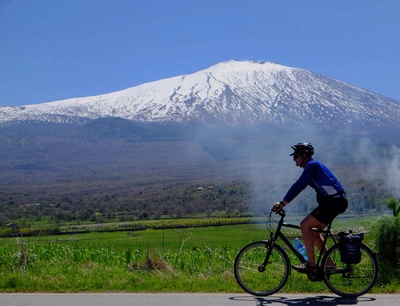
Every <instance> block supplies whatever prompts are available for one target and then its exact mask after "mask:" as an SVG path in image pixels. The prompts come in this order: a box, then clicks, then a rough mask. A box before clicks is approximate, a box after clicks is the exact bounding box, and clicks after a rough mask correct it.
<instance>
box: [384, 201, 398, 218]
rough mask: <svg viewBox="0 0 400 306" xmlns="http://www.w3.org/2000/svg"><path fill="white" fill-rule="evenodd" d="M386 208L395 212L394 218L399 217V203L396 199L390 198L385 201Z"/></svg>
mask: <svg viewBox="0 0 400 306" xmlns="http://www.w3.org/2000/svg"><path fill="white" fill-rule="evenodd" d="M385 203H386V206H387V207H388V208H390V209H392V210H393V217H397V216H398V215H399V214H400V205H399V201H398V200H397V199H395V198H389V199H386V201H385Z"/></svg>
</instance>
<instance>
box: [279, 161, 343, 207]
mask: <svg viewBox="0 0 400 306" xmlns="http://www.w3.org/2000/svg"><path fill="white" fill-rule="evenodd" d="M307 186H310V187H312V188H314V189H315V191H316V192H317V195H325V196H327V195H330V196H334V195H337V194H340V195H341V196H345V194H344V188H343V187H342V185H341V184H340V182H339V181H338V179H337V178H336V177H335V176H334V175H333V173H332V172H331V171H330V170H329V169H328V168H327V167H326V166H325V165H324V164H322V163H321V162H319V161H317V160H315V159H310V160H309V161H308V162H307V164H306V165H305V167H304V171H303V173H302V174H301V176H300V177H299V179H298V180H297V181H296V183H294V184H293V185H292V187H290V189H289V191H288V192H287V193H286V195H285V197H284V198H283V199H284V200H285V201H287V202H288V203H289V202H291V201H292V200H293V199H294V198H295V197H297V196H298V194H299V193H300V192H302V191H303V190H304V188H306V187H307Z"/></svg>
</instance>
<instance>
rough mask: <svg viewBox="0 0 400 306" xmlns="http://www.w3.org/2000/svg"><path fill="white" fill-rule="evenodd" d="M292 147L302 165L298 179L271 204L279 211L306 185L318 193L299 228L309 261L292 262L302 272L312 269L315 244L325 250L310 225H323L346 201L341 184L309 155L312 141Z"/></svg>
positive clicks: (320, 239) (333, 217)
mask: <svg viewBox="0 0 400 306" xmlns="http://www.w3.org/2000/svg"><path fill="white" fill-rule="evenodd" d="M291 148H292V149H293V150H294V152H293V153H292V154H290V156H293V160H294V161H295V162H296V166H297V167H301V168H304V170H303V173H302V174H301V176H300V177H299V179H298V180H297V181H296V182H295V183H294V184H293V185H292V187H290V189H289V190H288V192H287V193H286V195H285V197H284V198H283V200H282V201H280V202H279V205H277V206H274V207H273V208H272V210H273V211H279V210H281V209H282V208H283V207H285V206H286V205H287V204H288V203H290V202H291V201H292V200H293V199H294V198H295V197H296V196H298V195H299V194H300V192H302V191H303V190H304V189H305V188H306V187H307V186H310V187H312V188H314V189H315V191H316V193H317V202H318V207H317V208H315V209H314V210H313V211H312V212H311V213H310V214H309V215H308V216H307V217H305V218H304V220H303V221H301V223H300V229H301V232H302V235H303V240H304V245H305V247H306V249H307V256H308V262H307V263H305V264H301V265H296V266H293V269H295V270H297V271H298V272H301V273H310V272H315V270H316V264H315V255H314V245H315V246H316V247H317V248H318V249H319V250H320V251H322V252H323V254H325V252H326V251H327V247H326V246H325V249H324V250H321V248H322V243H323V238H322V236H321V235H320V234H319V233H317V232H315V231H313V230H312V229H313V228H317V229H321V230H322V229H324V228H325V227H326V226H327V225H328V224H329V223H331V222H332V221H333V219H335V218H336V217H337V215H339V214H340V213H343V212H345V211H346V209H347V206H348V202H347V198H346V193H345V191H344V188H343V187H342V185H341V184H340V182H339V181H338V179H337V178H336V177H335V176H334V175H333V173H332V172H331V171H330V170H329V169H328V168H327V167H326V166H325V165H323V164H322V163H321V162H319V161H318V160H315V159H313V158H312V156H313V155H314V148H313V146H312V145H311V143H308V142H303V143H298V144H296V145H293V146H291ZM328 264H329V265H331V266H332V268H334V266H335V263H334V262H333V261H332V260H330V262H328Z"/></svg>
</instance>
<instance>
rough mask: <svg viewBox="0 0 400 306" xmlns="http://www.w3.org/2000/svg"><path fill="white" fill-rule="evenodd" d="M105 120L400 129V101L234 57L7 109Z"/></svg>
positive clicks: (13, 116) (2, 113) (5, 112)
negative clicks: (166, 75)
mask: <svg viewBox="0 0 400 306" xmlns="http://www.w3.org/2000/svg"><path fill="white" fill-rule="evenodd" d="M102 117H120V118H124V119H129V120H134V121H136V122H143V123H151V122H159V123H183V124H186V123H189V122H196V123H213V124H227V125H232V126H251V125H259V124H269V123H272V124H279V125H285V126H292V125H300V126H312V127H317V128H330V127H334V126H347V125H355V126H357V127H360V126H361V127H362V126H365V127H368V126H374V127H378V126H379V127H390V126H396V127H399V126H400V102H399V101H396V100H393V99H390V98H387V97H384V96H381V95H378V94H375V93H373V92H370V91H368V90H364V89H361V88H358V87H355V86H352V85H349V84H346V83H344V82H341V81H338V80H334V79H330V78H327V77H324V76H322V75H319V74H316V73H312V72H309V71H306V70H303V69H298V68H292V67H287V66H283V65H279V64H276V63H271V62H253V61H235V60H231V61H228V62H222V63H218V64H216V65H214V66H212V67H210V68H208V69H205V70H201V71H198V72H196V73H193V74H188V75H182V76H176V77H171V78H168V79H163V80H159V81H155V82H150V83H146V84H142V85H139V86H135V87H132V88H128V89H125V90H121V91H118V92H113V93H109V94H104V95H99V96H93V97H85V98H73V99H67V100H61V101H55V102H49V103H41V104H34V105H25V106H22V107H10V106H6V107H0V123H3V124H12V123H15V122H19V121H23V120H37V121H48V122H60V123H65V122H67V123H68V122H79V121H83V122H87V121H88V120H93V119H97V118H102Z"/></svg>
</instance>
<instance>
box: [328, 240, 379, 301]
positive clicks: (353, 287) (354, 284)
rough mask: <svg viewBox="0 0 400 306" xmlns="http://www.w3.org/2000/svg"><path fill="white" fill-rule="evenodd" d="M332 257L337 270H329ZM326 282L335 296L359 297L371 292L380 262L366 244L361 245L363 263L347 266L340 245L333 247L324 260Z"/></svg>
mask: <svg viewBox="0 0 400 306" xmlns="http://www.w3.org/2000/svg"><path fill="white" fill-rule="evenodd" d="M329 257H331V258H332V259H333V260H334V262H335V263H336V266H337V269H335V270H334V271H332V269H328V268H327V263H328V259H329ZM321 265H322V269H323V272H324V273H323V274H324V282H325V284H326V286H327V287H328V288H329V289H330V290H331V291H332V292H333V293H335V294H337V295H340V296H342V297H357V296H360V295H363V294H365V293H367V292H368V291H369V290H371V288H372V286H373V285H374V283H375V281H376V278H377V276H378V260H377V258H376V255H375V253H374V252H373V251H372V250H371V249H370V248H369V247H367V246H366V245H365V244H363V243H362V244H361V262H360V263H358V264H345V263H342V262H341V260H340V251H339V245H337V244H336V245H334V246H332V247H331V248H330V249H329V250H328V251H327V253H326V254H325V256H324V258H323V260H322V264H321Z"/></svg>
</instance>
